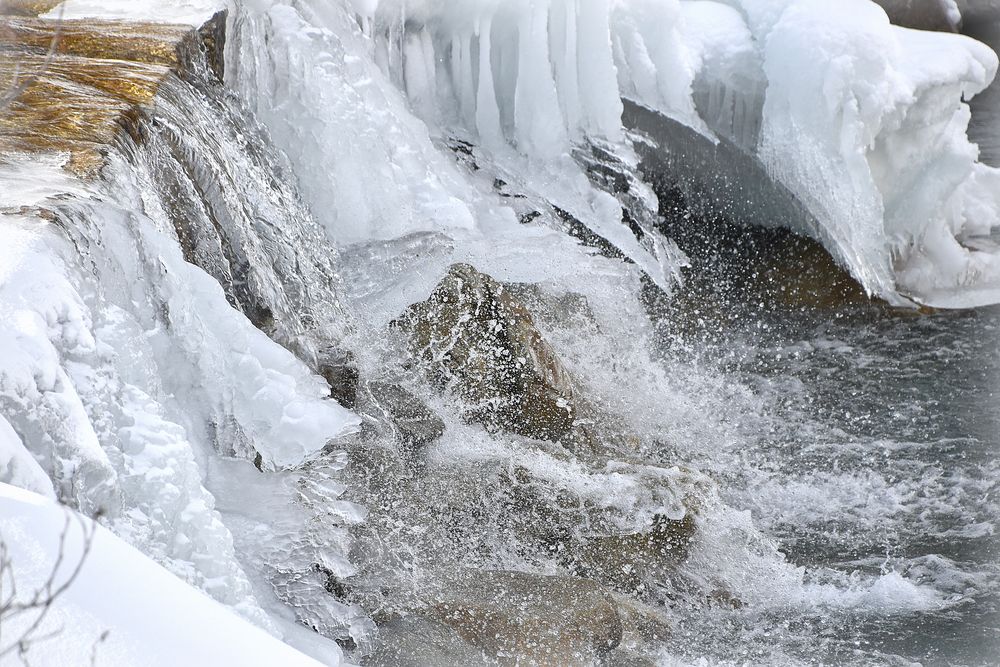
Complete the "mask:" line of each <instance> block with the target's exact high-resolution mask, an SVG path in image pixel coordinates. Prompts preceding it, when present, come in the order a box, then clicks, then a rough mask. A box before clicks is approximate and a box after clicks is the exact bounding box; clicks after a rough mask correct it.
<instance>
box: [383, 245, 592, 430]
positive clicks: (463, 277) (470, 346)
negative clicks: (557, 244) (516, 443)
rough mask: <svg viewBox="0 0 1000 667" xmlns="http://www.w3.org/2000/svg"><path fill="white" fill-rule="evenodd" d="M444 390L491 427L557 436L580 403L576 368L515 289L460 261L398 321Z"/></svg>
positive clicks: (469, 414)
mask: <svg viewBox="0 0 1000 667" xmlns="http://www.w3.org/2000/svg"><path fill="white" fill-rule="evenodd" d="M394 324H395V326H397V327H398V328H400V329H402V330H403V331H404V332H406V333H407V334H408V335H409V341H410V345H411V351H412V354H413V356H414V358H416V359H417V360H418V361H419V363H420V365H421V366H422V367H423V368H424V369H425V371H426V372H427V373H428V374H429V376H430V378H431V380H432V382H433V383H434V384H435V385H436V386H437V387H438V388H439V389H441V390H450V391H453V392H455V393H456V394H457V395H458V396H460V397H461V398H462V399H463V400H464V401H465V402H466V403H467V404H468V406H469V408H468V410H467V413H466V416H467V418H469V419H470V420H472V421H476V422H478V423H481V424H483V425H484V426H486V427H487V428H488V429H491V430H504V431H509V432H512V433H516V434H518V435H523V436H526V437H530V438H536V439H539V440H552V441H558V440H559V439H560V438H562V437H563V436H564V435H566V434H567V433H568V432H569V431H570V429H572V427H573V425H574V422H575V420H576V417H577V413H578V410H579V407H578V402H577V398H576V391H575V389H574V386H573V381H572V379H571V378H570V375H569V373H568V372H567V371H566V369H565V368H564V367H563V365H562V363H561V362H560V361H559V359H558V357H557V356H556V353H555V351H554V350H553V349H552V347H551V346H550V345H549V344H548V343H547V342H546V341H545V340H544V339H543V338H542V336H541V334H540V333H539V331H538V329H537V328H536V327H535V324H534V320H533V318H532V315H531V313H530V312H529V311H528V309H527V308H526V307H525V306H524V304H523V303H522V302H521V301H520V300H519V299H518V298H516V297H515V296H514V294H513V293H512V292H511V290H509V289H507V288H506V287H505V286H504V285H503V284H501V283H500V282H498V281H496V280H494V279H493V278H492V277H490V276H488V275H486V274H484V273H481V272H479V271H477V270H476V269H475V268H473V267H472V266H469V265H468V264H455V265H453V266H452V267H451V268H450V269H449V271H448V273H447V275H446V276H445V277H444V278H443V279H442V280H441V282H440V283H439V284H438V286H437V287H436V288H435V290H434V292H433V293H432V294H431V295H430V297H429V298H428V299H427V300H426V301H423V302H421V303H417V304H414V305H412V306H410V307H409V308H408V309H407V310H406V312H405V313H404V314H403V315H402V316H401V317H400V318H399V319H398V320H396V322H395V323H394Z"/></svg>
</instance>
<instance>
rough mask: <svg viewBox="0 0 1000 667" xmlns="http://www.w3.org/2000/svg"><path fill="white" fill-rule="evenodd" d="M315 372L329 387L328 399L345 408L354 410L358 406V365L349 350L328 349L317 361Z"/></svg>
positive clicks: (323, 351)
mask: <svg viewBox="0 0 1000 667" xmlns="http://www.w3.org/2000/svg"><path fill="white" fill-rule="evenodd" d="M317 371H318V372H319V374H320V375H321V376H322V377H323V379H324V380H326V382H327V384H329V385H330V398H332V399H334V400H336V401H337V402H338V403H340V404H341V405H343V406H344V407H345V408H348V409H354V408H355V407H356V406H357V404H358V381H359V378H360V375H359V372H358V365H357V363H356V362H355V360H354V354H353V353H352V352H351V351H350V350H345V349H342V348H339V347H328V348H326V349H324V350H322V351H321V352H320V353H319V355H318V359H317Z"/></svg>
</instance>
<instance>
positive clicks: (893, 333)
mask: <svg viewBox="0 0 1000 667" xmlns="http://www.w3.org/2000/svg"><path fill="white" fill-rule="evenodd" d="M747 321H748V322H750V324H747V325H746V326H744V327H737V330H736V331H735V332H734V333H732V334H731V335H727V336H724V337H723V339H724V340H721V341H713V343H712V345H710V346H708V347H709V349H708V350H703V353H704V356H705V357H706V358H709V357H711V358H713V359H715V360H716V361H715V363H720V362H718V361H717V360H718V359H719V358H721V359H722V361H721V364H722V366H723V367H724V368H725V369H726V371H727V373H731V374H732V377H735V378H739V380H741V381H742V382H743V383H745V384H746V385H747V386H749V387H750V388H751V389H752V393H753V394H754V395H756V396H757V397H758V398H759V399H760V401H761V406H763V407H762V409H761V410H760V412H759V413H758V414H756V415H754V416H753V417H752V418H749V419H744V421H746V422H747V423H746V424H744V425H743V428H744V430H745V431H746V436H745V448H744V449H743V450H742V451H738V452H728V453H727V454H726V455H725V456H721V457H720V456H719V455H714V454H713V455H707V458H708V459H709V460H706V461H702V462H700V463H701V465H703V466H704V467H705V468H707V469H712V470H714V474H715V476H716V477H717V478H718V479H719V480H720V486H721V487H722V488H723V489H724V493H725V494H726V500H727V501H728V502H729V503H730V504H731V505H733V506H735V507H738V508H745V509H749V510H750V511H751V513H752V516H753V521H754V523H755V524H756V525H757V526H758V527H759V528H760V529H761V530H762V531H763V532H764V533H765V534H767V535H769V536H771V537H772V538H774V539H775V540H776V541H777V542H778V545H779V547H780V549H781V550H782V551H783V552H784V553H785V554H786V555H787V557H788V560H789V561H790V562H791V563H793V564H794V565H797V566H801V567H803V568H804V586H803V587H802V589H801V591H800V593H799V595H798V599H796V598H795V596H792V597H791V598H790V599H786V600H785V601H784V603H783V604H782V605H775V606H771V607H768V608H767V609H765V610H761V609H760V608H759V607H757V608H755V609H751V608H750V606H748V607H747V608H746V610H736V611H725V612H722V611H709V612H701V613H695V614H694V615H693V616H689V617H688V619H689V620H687V621H686V622H685V626H686V627H684V628H683V629H682V631H681V632H679V633H678V634H679V637H680V638H681V639H682V640H683V642H684V646H683V647H678V648H677V650H678V651H679V652H680V654H681V655H683V656H684V661H687V660H691V659H696V658H703V657H704V656H712V658H714V659H721V660H724V661H730V660H732V661H739V662H742V661H744V660H749V661H751V662H769V663H793V662H802V663H821V662H823V663H833V664H911V663H914V662H919V663H922V664H926V665H936V664H967V665H988V664H997V663H998V662H1000V613H998V604H1000V597H998V590H1000V560H998V547H1000V544H998V536H997V529H998V526H1000V466H998V463H997V455H998V453H1000V411H998V408H997V399H996V396H995V392H996V388H997V387H998V386H1000V384H998V380H1000V354H998V353H1000V310H998V309H990V310H980V311H968V312H947V313H937V314H929V315H927V314H924V315H920V314H915V313H908V312H892V311H887V310H885V309H883V308H879V307H875V306H857V307H844V308H841V309H839V310H838V311H836V312H830V311H826V312H823V313H816V312H798V311H796V312H788V311H785V312H783V313H781V314H770V315H766V316H764V317H763V318H748V320H747ZM689 640H690V641H689ZM671 653H672V654H674V655H676V653H675V652H674V651H671Z"/></svg>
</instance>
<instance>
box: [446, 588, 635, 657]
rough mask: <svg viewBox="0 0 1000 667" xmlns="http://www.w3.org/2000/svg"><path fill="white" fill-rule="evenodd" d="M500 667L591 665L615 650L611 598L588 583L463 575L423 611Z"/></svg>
mask: <svg viewBox="0 0 1000 667" xmlns="http://www.w3.org/2000/svg"><path fill="white" fill-rule="evenodd" d="M429 614H430V615H433V616H434V617H435V618H437V619H438V620H439V621H441V622H442V623H445V624H446V625H448V626H450V627H452V628H454V629H455V630H456V631H457V632H458V633H459V634H460V635H461V636H462V637H463V638H464V639H465V640H466V641H468V642H469V643H471V644H473V645H475V646H478V647H481V648H482V649H483V650H485V651H486V653H487V654H489V655H491V656H496V658H497V659H498V660H499V662H500V663H501V664H515V663H516V664H522V665H524V664H530V665H579V664H592V663H593V662H595V661H599V660H601V659H602V657H603V656H606V655H608V654H609V653H610V652H611V651H612V650H614V649H615V648H616V647H617V646H618V644H619V643H620V642H621V638H622V632H623V627H622V619H621V617H620V615H619V613H618V607H617V605H616V604H615V601H614V600H613V599H612V597H611V595H610V594H609V593H608V592H606V591H605V590H604V589H603V588H602V587H601V586H600V585H598V584H597V583H595V582H593V581H590V580H588V579H580V578H574V577H556V576H544V575H537V574H527V573H523V572H507V571H500V572H469V573H467V574H464V575H461V576H460V578H459V580H458V582H457V584H456V585H455V586H454V587H452V588H451V589H449V591H447V592H446V593H442V594H439V596H438V597H437V599H436V600H435V601H434V604H433V605H432V606H431V608H430V610H429Z"/></svg>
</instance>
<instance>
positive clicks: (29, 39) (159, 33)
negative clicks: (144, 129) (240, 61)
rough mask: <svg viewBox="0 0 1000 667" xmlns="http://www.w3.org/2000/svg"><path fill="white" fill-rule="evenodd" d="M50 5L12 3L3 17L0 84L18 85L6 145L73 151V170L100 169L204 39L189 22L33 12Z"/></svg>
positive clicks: (1, 121) (1, 141) (1, 136)
mask: <svg viewBox="0 0 1000 667" xmlns="http://www.w3.org/2000/svg"><path fill="white" fill-rule="evenodd" d="M45 4H46V3H42V2H15V3H13V4H7V5H5V7H6V13H7V14H11V15H8V16H2V18H0V90H4V91H13V99H12V100H11V101H10V104H9V105H7V106H6V108H4V109H0V152H14V151H17V152H29V153H48V152H53V153H55V152H58V153H68V154H69V161H68V162H67V167H68V168H69V169H70V170H71V171H73V172H74V173H76V174H77V175H81V176H88V177H89V176H94V175H96V173H97V171H98V170H99V169H100V168H101V167H102V166H103V164H104V161H105V154H106V153H107V150H108V148H109V147H110V146H111V144H112V143H113V142H114V141H115V139H116V137H117V136H118V135H119V133H120V132H121V131H122V130H123V129H124V130H125V131H127V132H129V133H130V134H132V135H133V136H137V135H138V130H137V126H138V119H139V117H140V114H141V107H142V106H143V105H146V104H149V103H150V102H151V101H152V100H153V98H154V97H155V96H156V94H157V91H158V90H159V87H160V85H161V84H162V83H163V82H164V81H165V80H166V79H167V78H168V76H169V75H170V74H171V73H174V72H177V71H179V69H180V64H181V60H180V58H181V56H180V54H181V53H182V52H184V51H189V50H190V46H189V45H190V43H191V42H199V43H201V41H202V39H201V37H200V36H199V33H198V32H197V31H196V30H193V29H191V28H189V27H186V26H174V25H161V24H147V23H126V22H122V21H101V20H86V21H70V20H67V21H62V22H59V21H54V20H45V19H38V18H29V17H30V16H32V15H33V14H35V13H37V11H40V10H44V9H45V8H46V7H45ZM4 13H5V12H0V15H3V14H4ZM13 14H17V15H16V16H15V15H13ZM50 50H51V51H52V53H51V54H50V53H49V51H50Z"/></svg>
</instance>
